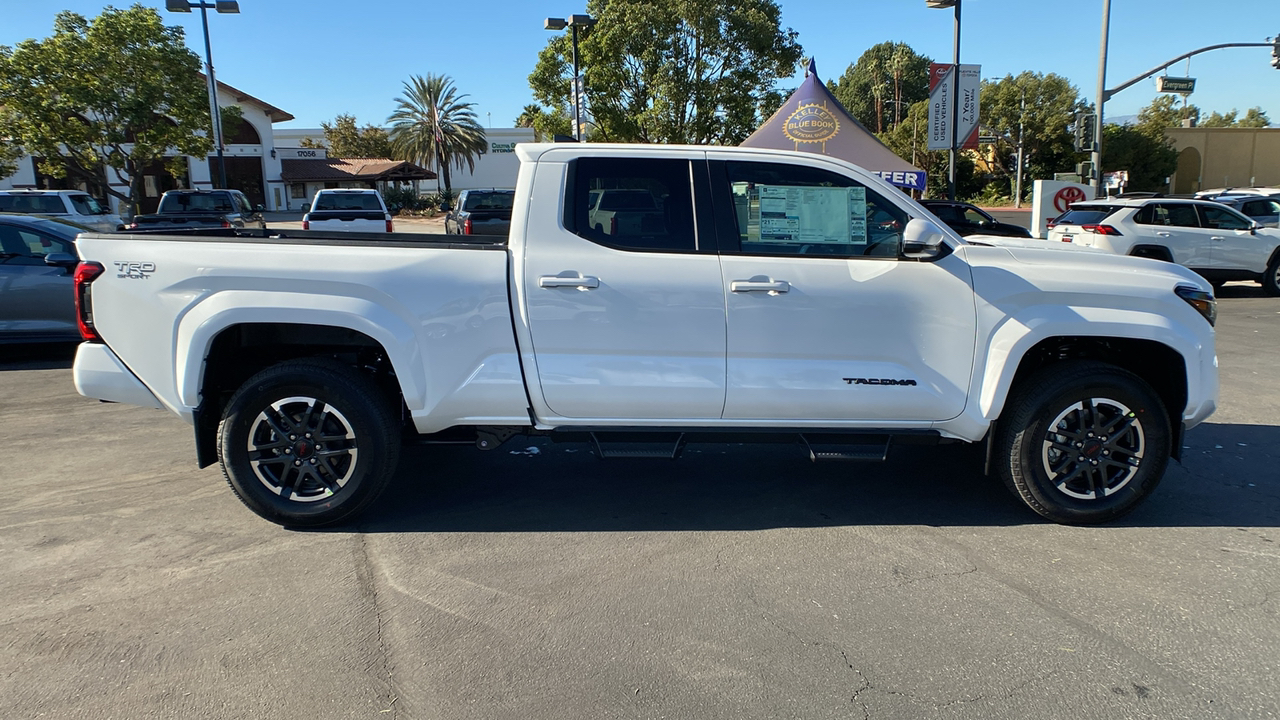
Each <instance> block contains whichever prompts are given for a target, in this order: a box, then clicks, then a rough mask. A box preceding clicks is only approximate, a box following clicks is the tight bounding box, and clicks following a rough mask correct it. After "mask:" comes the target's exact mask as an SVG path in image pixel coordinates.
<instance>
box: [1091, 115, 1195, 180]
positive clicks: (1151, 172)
mask: <svg viewBox="0 0 1280 720" xmlns="http://www.w3.org/2000/svg"><path fill="white" fill-rule="evenodd" d="M1177 168H1178V152H1177V151H1176V150H1174V149H1173V144H1172V143H1171V142H1170V141H1169V140H1168V139H1166V138H1165V136H1164V129H1163V128H1159V129H1155V130H1153V129H1152V128H1151V127H1144V126H1142V125H1106V126H1104V127H1103V128H1102V170H1103V172H1113V171H1115V170H1127V171H1129V184H1128V185H1127V186H1126V188H1125V189H1126V190H1135V191H1139V190H1140V191H1160V190H1165V189H1166V188H1168V184H1167V183H1166V182H1165V180H1166V179H1167V178H1168V177H1169V176H1170V175H1172V174H1173V171H1174V170H1176V169H1177Z"/></svg>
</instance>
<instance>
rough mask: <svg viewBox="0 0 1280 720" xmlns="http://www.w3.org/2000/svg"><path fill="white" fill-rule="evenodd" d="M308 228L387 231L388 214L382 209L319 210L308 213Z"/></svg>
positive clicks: (337, 230) (335, 230)
mask: <svg viewBox="0 0 1280 720" xmlns="http://www.w3.org/2000/svg"><path fill="white" fill-rule="evenodd" d="M306 220H307V223H308V229H310V230H330V231H334V232H386V231H387V215H386V213H383V212H382V211H380V210H319V211H314V210H313V211H312V212H310V213H308V214H307V215H306Z"/></svg>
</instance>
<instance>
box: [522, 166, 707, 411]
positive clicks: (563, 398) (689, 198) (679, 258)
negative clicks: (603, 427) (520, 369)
mask: <svg viewBox="0 0 1280 720" xmlns="http://www.w3.org/2000/svg"><path fill="white" fill-rule="evenodd" d="M548 155H550V156H551V157H544V158H543V159H541V160H539V162H538V165H537V168H536V176H535V178H534V182H533V191H532V193H531V195H530V199H529V206H530V211H529V216H528V220H527V226H528V227H529V228H531V230H530V231H529V235H530V237H528V238H527V242H526V243H525V246H524V255H523V257H517V258H516V259H515V262H517V263H523V272H522V273H521V274H520V277H521V282H522V283H523V287H521V293H522V295H523V298H524V307H525V312H526V315H527V322H528V327H529V334H530V339H531V342H532V346H533V351H534V352H533V357H534V365H535V366H536V367H535V368H530V367H528V363H527V361H526V368H525V369H526V372H533V371H536V374H537V379H538V387H537V388H534V387H532V385H531V386H530V391H531V392H535V391H536V392H540V393H541V396H542V400H543V402H544V403H545V406H546V408H548V409H549V410H550V413H551V414H552V415H558V416H561V417H566V418H584V419H590V418H600V419H605V418H628V419H650V420H661V419H666V420H677V421H678V420H698V419H713V418H719V417H720V413H721V411H722V409H723V407H724V381H725V358H724V355H725V309H724V303H725V297H724V290H723V288H722V287H721V283H720V259H719V257H718V256H717V255H716V245H715V241H714V227H713V224H712V220H711V215H710V207H709V203H707V202H705V201H704V202H700V203H698V204H697V206H696V208H695V203H694V187H695V185H701V186H703V187H704V188H705V187H706V184H707V170H706V162H705V160H704V159H703V158H704V156H703V155H702V154H701V153H699V154H698V157H697V159H696V160H694V161H691V160H690V158H689V153H688V152H687V151H678V152H675V151H673V152H672V153H671V154H670V156H669V157H665V158H663V157H656V158H655V157H653V156H652V154H650V153H646V156H645V157H644V158H637V157H629V156H627V155H625V154H620V155H619V156H617V157H608V156H605V157H590V158H578V159H576V160H572V161H570V162H568V163H565V162H556V161H554V159H553V158H554V154H552V153H549V154H548ZM608 191H619V192H628V193H636V194H644V195H646V196H647V197H649V198H651V202H652V203H653V205H654V206H655V207H656V208H657V213H656V214H655V216H654V219H653V220H652V221H650V222H647V223H622V224H620V225H618V226H613V227H611V224H608V223H591V222H589V217H590V211H591V208H590V207H589V203H590V201H591V199H592V197H593V196H595V197H597V198H598V197H599V196H600V195H601V194H602V193H606V192H608ZM533 228H536V230H533ZM526 357H527V356H526ZM535 404H537V403H536V400H535ZM539 414H540V415H541V413H539Z"/></svg>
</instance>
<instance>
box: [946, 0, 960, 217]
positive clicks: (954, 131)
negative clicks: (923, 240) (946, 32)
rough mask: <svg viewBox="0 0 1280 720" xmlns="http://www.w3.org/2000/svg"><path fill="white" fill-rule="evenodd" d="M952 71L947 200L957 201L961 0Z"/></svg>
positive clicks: (957, 17) (958, 5)
mask: <svg viewBox="0 0 1280 720" xmlns="http://www.w3.org/2000/svg"><path fill="white" fill-rule="evenodd" d="M952 58H953V59H952V61H951V62H952V63H953V67H952V70H951V164H950V166H949V168H948V172H947V199H948V200H952V201H954V200H955V199H956V154H957V153H958V152H959V148H960V0H956V30H955V40H954V46H953V47H952Z"/></svg>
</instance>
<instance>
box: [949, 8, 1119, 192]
mask: <svg viewBox="0 0 1280 720" xmlns="http://www.w3.org/2000/svg"><path fill="white" fill-rule="evenodd" d="M1107 1H1108V2H1110V0H1107ZM954 43H955V44H954V47H953V48H952V60H951V62H952V63H954V67H952V69H951V164H950V165H949V167H948V169H947V199H948V200H951V201H953V202H954V201H955V199H956V153H958V152H959V151H960V150H959V148H960V0H956V30H955V40H954Z"/></svg>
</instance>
